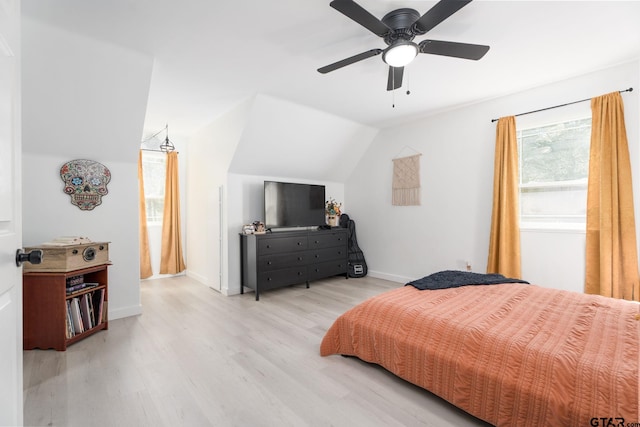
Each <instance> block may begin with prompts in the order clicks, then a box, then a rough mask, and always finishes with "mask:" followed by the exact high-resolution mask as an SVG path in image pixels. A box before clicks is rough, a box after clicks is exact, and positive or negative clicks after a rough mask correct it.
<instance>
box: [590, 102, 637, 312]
mask: <svg viewBox="0 0 640 427" xmlns="http://www.w3.org/2000/svg"><path fill="white" fill-rule="evenodd" d="M591 113H592V122H591V151H590V157H589V184H588V190H587V242H586V274H585V276H586V280H585V292H586V293H589V294H598V295H604V296H607V297H613V298H622V299H628V300H634V301H638V300H639V298H640V291H639V285H638V283H639V279H638V254H637V247H636V225H635V218H634V209H633V192H632V184H631V162H630V160H629V148H628V146H627V131H626V129H625V124H624V106H623V103H622V96H620V93H618V92H613V93H610V94H607V95H603V96H600V97H597V98H593V99H592V100H591Z"/></svg>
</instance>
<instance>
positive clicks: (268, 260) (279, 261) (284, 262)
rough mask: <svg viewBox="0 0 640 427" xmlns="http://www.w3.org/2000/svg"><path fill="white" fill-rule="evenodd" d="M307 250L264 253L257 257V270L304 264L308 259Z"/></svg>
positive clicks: (278, 268)
mask: <svg viewBox="0 0 640 427" xmlns="http://www.w3.org/2000/svg"><path fill="white" fill-rule="evenodd" d="M309 257H310V254H309V252H308V251H300V252H289V253H286V254H274V255H265V256H261V257H259V258H258V262H257V266H258V271H259V272H263V271H270V270H280V269H283V268H287V267H297V266H299V265H306V264H307V263H308V261H309Z"/></svg>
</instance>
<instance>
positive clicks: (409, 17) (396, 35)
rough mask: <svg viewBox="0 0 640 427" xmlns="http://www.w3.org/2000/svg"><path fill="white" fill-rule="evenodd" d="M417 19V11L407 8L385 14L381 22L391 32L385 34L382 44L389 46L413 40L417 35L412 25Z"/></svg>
mask: <svg viewBox="0 0 640 427" xmlns="http://www.w3.org/2000/svg"><path fill="white" fill-rule="evenodd" d="M419 18H420V14H419V13H418V11H417V10H415V9H409V8H402V9H396V10H393V11H391V12H389V13H387V14H386V15H385V16H384V17H383V18H382V19H381V21H382V22H383V23H384V24H385V25H386V26H387V27H389V28H391V31H389V32H388V33H387V34H385V36H384V42H385V43H386V44H387V45H391V44H393V43H394V42H395V41H397V40H407V41H411V40H413V39H414V38H415V36H416V34H417V33H416V32H415V31H414V29H413V26H414V25H413V24H414V23H415V22H416V21H417V20H418V19H419Z"/></svg>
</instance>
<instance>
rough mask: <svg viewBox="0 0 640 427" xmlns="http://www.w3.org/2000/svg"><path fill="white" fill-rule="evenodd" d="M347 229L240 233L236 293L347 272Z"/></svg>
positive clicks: (267, 288)
mask: <svg viewBox="0 0 640 427" xmlns="http://www.w3.org/2000/svg"><path fill="white" fill-rule="evenodd" d="M347 239H348V234H347V229H346V228H332V229H330V230H317V229H311V230H306V229H302V230H297V231H280V232H277V233H266V234H241V235H240V254H241V263H242V265H241V278H240V293H244V288H245V287H247V288H251V289H253V290H255V292H256V301H258V300H259V299H260V293H261V292H262V291H266V290H269V289H275V288H280V287H283V286H289V285H295V284H300V283H306V285H307V288H308V287H309V282H310V281H313V280H318V279H323V278H325V277H331V276H335V275H338V274H344V275H345V277H347V278H348V275H347V264H348V255H349V254H348V247H347Z"/></svg>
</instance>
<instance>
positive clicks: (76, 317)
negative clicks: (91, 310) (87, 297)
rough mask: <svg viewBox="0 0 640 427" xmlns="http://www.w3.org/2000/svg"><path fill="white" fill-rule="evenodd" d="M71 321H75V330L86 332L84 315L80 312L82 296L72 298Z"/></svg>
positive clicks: (77, 332)
mask: <svg viewBox="0 0 640 427" xmlns="http://www.w3.org/2000/svg"><path fill="white" fill-rule="evenodd" d="M70 303H71V304H70V305H71V321H72V323H73V331H74V332H75V333H76V334H81V333H83V332H84V326H83V324H82V315H81V314H80V298H78V297H76V298H73V299H71V301H70Z"/></svg>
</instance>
